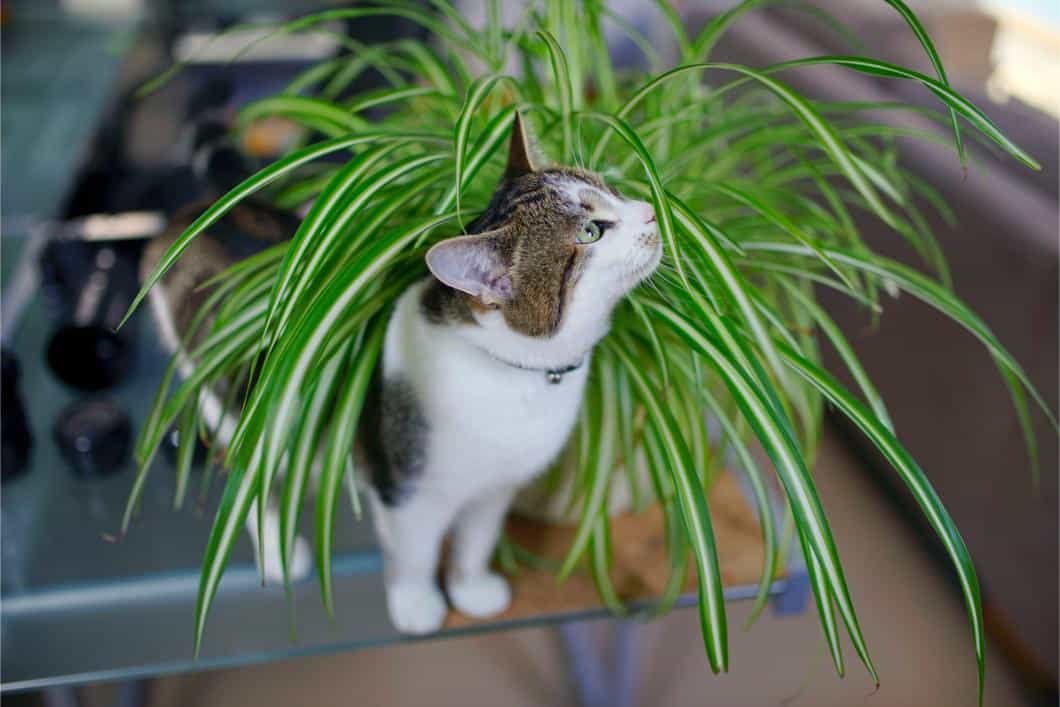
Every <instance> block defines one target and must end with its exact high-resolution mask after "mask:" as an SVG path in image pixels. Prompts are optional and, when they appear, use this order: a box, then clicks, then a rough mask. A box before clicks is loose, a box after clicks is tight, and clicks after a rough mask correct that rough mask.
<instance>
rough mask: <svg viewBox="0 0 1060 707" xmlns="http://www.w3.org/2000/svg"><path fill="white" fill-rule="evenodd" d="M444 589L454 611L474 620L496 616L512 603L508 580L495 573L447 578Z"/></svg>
mask: <svg viewBox="0 0 1060 707" xmlns="http://www.w3.org/2000/svg"><path fill="white" fill-rule="evenodd" d="M446 589H447V590H448V591H449V599H450V600H451V601H452V602H453V606H454V607H455V608H456V610H457V611H459V612H460V613H461V614H466V615H467V616H470V617H472V618H475V619H486V618H489V617H491V616H496V615H497V614H499V613H501V612H502V611H504V610H505V609H507V608H508V605H509V604H511V603H512V590H511V588H510V587H509V586H508V580H506V579H505V578H504V577H502V576H500V575H499V574H497V573H496V572H483V573H482V574H477V575H472V576H469V577H449V578H448V580H447V582H446Z"/></svg>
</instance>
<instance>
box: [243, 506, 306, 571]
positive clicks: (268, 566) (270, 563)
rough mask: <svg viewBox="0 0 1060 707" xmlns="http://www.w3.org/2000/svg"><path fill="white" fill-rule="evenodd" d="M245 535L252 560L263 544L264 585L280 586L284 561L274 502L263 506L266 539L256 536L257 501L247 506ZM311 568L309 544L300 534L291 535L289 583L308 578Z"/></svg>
mask: <svg viewBox="0 0 1060 707" xmlns="http://www.w3.org/2000/svg"><path fill="white" fill-rule="evenodd" d="M246 527H247V533H248V534H249V535H250V541H251V543H253V545H254V558H255V560H256V559H257V558H258V557H262V554H261V543H262V542H264V543H265V548H264V550H265V552H264V566H262V567H260V568H259V569H260V570H261V575H262V577H263V578H264V579H265V581H266V582H276V583H281V584H282V583H283V558H282V557H281V554H280V509H279V508H277V507H276V501H274V500H273V499H269V500H268V502H266V504H265V517H264V522H263V523H262V527H261V531H262V532H263V533H264V534H265V537H264V538H263V537H261V535H260V534H259V533H258V501H257V499H254V501H253V502H252V503H251V504H250V511H249V512H248V513H247V520H246ZM312 568H313V551H312V549H311V548H310V547H309V543H308V542H307V541H306V539H305V538H303V537H302V536H300V535H295V536H294V547H292V548H291V563H290V566H289V567H288V568H287V569H288V576H289V577H290V579H291V581H292V582H295V581H297V580H299V579H303V578H305V577H307V576H308V575H309V571H310V570H311V569H312Z"/></svg>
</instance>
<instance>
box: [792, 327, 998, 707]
mask: <svg viewBox="0 0 1060 707" xmlns="http://www.w3.org/2000/svg"><path fill="white" fill-rule="evenodd" d="M781 347H782V350H783V352H784V356H785V360H786V362H787V363H788V364H789V365H790V366H791V367H792V368H793V369H794V370H795V371H796V372H798V373H799V374H800V375H802V376H803V377H805V378H806V380H807V381H809V382H810V383H812V384H813V385H814V386H815V387H816V388H817V389H818V390H820V391H821V393H822V394H823V395H824V396H825V397H826V398H828V400H829V401H830V402H831V403H832V404H833V405H835V406H836V408H837V409H838V410H839V411H840V412H842V413H843V415H845V416H846V417H847V418H848V419H849V420H850V421H851V422H853V423H854V424H856V425H857V426H858V427H859V428H860V429H861V431H862V432H863V433H864V434H865V436H866V437H867V438H868V440H869V441H870V442H872V443H873V444H874V445H875V446H876V448H877V449H879V450H880V452H881V453H882V454H883V456H884V457H885V458H886V459H887V462H888V463H889V464H890V465H891V467H892V468H893V469H894V470H895V471H896V472H897V473H898V475H899V476H900V477H901V478H902V481H904V482H905V484H906V486H907V487H908V488H909V490H910V491H911V492H912V494H913V498H915V499H916V502H917V504H918V505H919V506H920V509H921V510H922V511H923V512H924V516H925V517H926V518H927V520H928V523H930V525H931V527H932V529H933V530H934V531H935V533H936V534H937V535H938V536H939V539H940V540H941V541H942V544H943V546H944V547H945V548H946V553H947V554H948V555H949V556H950V559H951V561H952V562H953V565H954V568H955V569H956V570H957V578H958V580H959V581H960V585H961V592H962V594H963V595H964V601H965V604H966V605H967V608H968V620H969V622H970V623H971V626H972V640H973V641H974V644H975V654H976V660H977V662H978V674H979V701H980V703H981V702H982V697H983V695H982V691H983V678H984V675H985V665H986V657H985V645H984V638H983V612H982V599H981V598H980V595H979V581H978V579H977V578H976V574H975V566H974V565H973V564H972V559H971V557H970V556H969V554H968V548H967V547H966V546H965V544H964V540H962V539H961V536H960V533H959V532H957V526H956V525H955V524H954V522H953V519H952V518H950V516H949V514H948V513H947V512H946V509H945V507H943V505H942V501H941V500H939V497H938V494H936V493H935V490H934V489H933V488H932V486H931V483H930V482H929V481H928V479H927V476H925V474H924V472H923V471H922V470H921V469H920V467H919V466H917V464H916V462H915V461H913V458H912V457H911V456H910V455H909V453H908V452H906V451H905V449H904V448H903V447H902V446H901V445H900V444H899V443H898V440H897V439H895V437H894V435H893V434H891V432H890V430H888V429H887V427H886V426H885V425H884V424H883V423H881V422H880V421H879V420H878V419H877V418H876V416H875V415H874V414H872V412H870V411H869V410H867V409H866V408H865V407H864V406H863V405H862V404H861V403H859V402H858V401H857V400H856V399H854V397H853V396H851V395H850V394H849V393H848V392H847V391H846V390H844V389H843V387H842V386H840V385H839V383H837V382H836V381H835V379H833V378H832V377H831V376H830V375H829V374H828V373H826V372H825V371H823V370H822V369H821V368H820V367H819V366H817V365H816V364H814V363H812V362H811V361H809V360H807V359H806V358H804V357H802V356H800V355H799V354H798V353H796V352H795V351H792V350H790V349H788V348H787V347H785V346H784V345H783V344H781Z"/></svg>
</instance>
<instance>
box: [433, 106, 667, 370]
mask: <svg viewBox="0 0 1060 707" xmlns="http://www.w3.org/2000/svg"><path fill="white" fill-rule="evenodd" d="M530 155H531V152H530V145H529V142H528V139H527V135H526V131H525V128H524V126H523V123H522V120H521V119H520V117H519V116H518V114H516V119H515V124H514V126H513V128H512V137H511V143H510V147H509V154H508V165H507V168H506V169H505V173H504V176H503V178H502V179H501V182H500V184H499V185H498V187H497V190H496V192H494V194H493V198H492V199H491V200H490V203H489V205H488V206H487V207H486V210H485V211H484V212H483V213H482V214H481V215H480V216H479V217H478V218H477V219H476V220H475V222H474V223H472V224H471V225H470V226H469V227H468V231H469V232H470V233H472V234H473V235H468V236H460V237H457V238H450V239H448V240H445V241H442V242H440V243H438V244H437V245H435V246H434V247H433V248H431V250H430V251H429V252H428V253H427V265H428V267H429V268H430V270H431V273H432V274H433V275H434V277H435V278H437V279H438V280H439V281H440V282H441V283H443V284H444V285H446V286H448V287H449V288H452V289H453V290H455V291H456V292H458V293H462V298H463V300H464V303H465V304H466V306H467V313H468V314H469V315H470V317H471V319H472V320H473V323H475V324H477V325H478V327H476V328H478V329H481V330H483V331H481V335H482V336H485V335H488V333H489V332H490V331H495V330H498V329H501V328H507V329H508V330H510V332H511V333H513V334H514V335H516V336H517V337H519V338H522V337H525V338H526V339H538V340H556V339H571V341H570V342H569V344H570V347H571V348H572V350H573V349H574V348H577V346H578V345H579V343H577V342H578V341H579V340H583V339H591V341H590V342H588V343H587V345H586V346H585V349H586V350H587V349H588V348H590V347H591V346H592V345H593V344H595V343H596V340H598V339H599V337H601V336H603V334H604V333H606V331H607V328H608V326H609V322H610V315H611V310H612V309H613V308H614V306H615V304H616V303H617V302H618V301H619V299H621V298H622V297H623V296H624V295H626V294H627V293H628V292H629V291H630V290H632V289H633V288H634V287H635V286H636V285H637V284H638V283H639V282H641V281H642V280H643V279H645V278H646V277H648V276H649V275H651V273H652V272H653V271H654V270H655V268H656V266H657V265H658V264H659V260H660V257H661V255H662V247H661V244H660V240H659V231H658V227H657V225H656V222H655V212H654V210H653V208H652V206H651V205H650V204H648V203H646V202H643V201H635V200H632V199H627V198H625V197H623V196H622V195H621V194H619V193H618V192H617V191H616V190H614V189H613V188H611V187H610V186H608V185H607V184H605V183H604V181H603V180H602V179H601V178H600V177H599V176H597V175H596V174H593V173H591V172H586V171H584V170H580V169H572V168H560V167H557V168H546V169H537V168H535V167H534V165H533V161H532V160H531V156H530ZM556 343H560V344H565V343H566V342H563V341H556ZM584 343H585V342H584V341H583V342H582V344H584ZM532 347H533V345H532V344H531V348H532ZM581 353H583V354H584V353H585V351H582V352H581ZM546 357H547V356H546Z"/></svg>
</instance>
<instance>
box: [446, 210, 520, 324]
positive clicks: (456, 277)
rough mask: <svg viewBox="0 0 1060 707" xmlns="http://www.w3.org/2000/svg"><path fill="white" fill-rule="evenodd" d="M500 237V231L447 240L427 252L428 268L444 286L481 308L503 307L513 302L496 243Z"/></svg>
mask: <svg viewBox="0 0 1060 707" xmlns="http://www.w3.org/2000/svg"><path fill="white" fill-rule="evenodd" d="M502 234H503V229H499V230H496V231H487V232H486V233H477V234H475V235H473V236H460V237H458V238H449V239H446V240H444V241H442V242H441V243H438V244H436V245H435V246H434V247H432V248H431V249H430V250H428V251H427V267H428V268H430V271H431V274H432V275H434V276H435V277H436V278H438V279H439V280H440V281H441V282H442V283H443V284H446V285H448V286H449V287H452V288H453V289H456V290H460V291H461V292H466V293H467V294H469V295H471V296H472V297H475V298H477V299H478V300H479V301H480V302H482V304H485V305H489V306H492V305H498V304H503V303H504V302H507V301H508V300H510V299H511V298H512V280H511V277H509V275H508V264H507V263H505V262H504V257H503V255H502V253H501V249H500V247H499V245H498V243H497V240H498V238H499V236H501V235H502Z"/></svg>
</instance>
